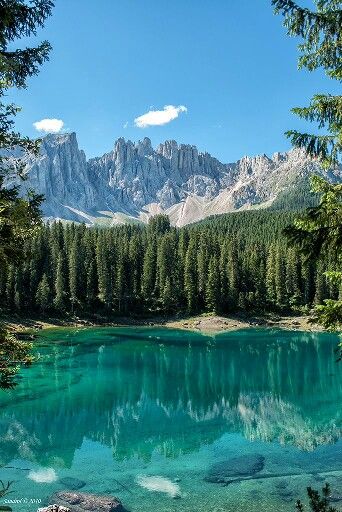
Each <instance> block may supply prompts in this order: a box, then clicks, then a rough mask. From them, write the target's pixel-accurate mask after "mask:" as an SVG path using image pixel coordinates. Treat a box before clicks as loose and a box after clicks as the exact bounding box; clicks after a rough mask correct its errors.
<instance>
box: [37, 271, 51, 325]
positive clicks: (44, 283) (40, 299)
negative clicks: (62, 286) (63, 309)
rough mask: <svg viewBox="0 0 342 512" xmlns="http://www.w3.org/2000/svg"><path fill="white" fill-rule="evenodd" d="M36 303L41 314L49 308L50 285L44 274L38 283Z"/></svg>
mask: <svg viewBox="0 0 342 512" xmlns="http://www.w3.org/2000/svg"><path fill="white" fill-rule="evenodd" d="M36 304H37V306H38V307H39V309H40V311H41V312H42V313H43V315H44V314H45V313H46V311H47V310H48V309H49V308H50V286H49V281H48V278H47V275H46V274H44V275H43V277H42V279H41V281H40V283H39V284H38V288H37V293H36Z"/></svg>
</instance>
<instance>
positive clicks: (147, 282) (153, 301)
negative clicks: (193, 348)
mask: <svg viewBox="0 0 342 512" xmlns="http://www.w3.org/2000/svg"><path fill="white" fill-rule="evenodd" d="M295 215H296V213H295V212H281V211H267V210H256V211H246V212H239V213H232V214H226V215H221V216H218V217H213V218H209V219H206V220H205V221H203V222H200V223H198V224H194V225H191V226H187V227H184V228H180V229H177V228H172V227H170V225H169V222H168V219H167V217H165V216H157V217H155V218H153V219H152V220H151V221H150V224H149V225H148V226H147V227H145V226H133V225H131V226H129V225H126V226H118V227H113V228H103V229H99V228H86V227H85V226H84V225H75V224H69V225H63V224H62V223H54V224H51V225H47V226H45V227H43V228H42V229H41V230H40V231H39V232H37V233H36V235H35V236H34V237H33V239H32V240H31V241H30V242H27V243H26V246H25V248H24V250H25V253H26V255H27V258H25V261H24V263H23V264H21V265H16V266H11V265H8V266H7V267H6V268H3V269H2V270H1V276H0V296H1V297H2V299H1V300H2V305H1V307H2V310H3V311H17V312H18V313H20V314H25V315H27V314H30V313H43V314H45V313H48V312H49V313H52V312H53V313H54V314H60V315H65V314H69V313H77V314H80V313H94V312H101V313H103V314H130V313H156V312H163V313H173V312H189V313H197V312H203V311H215V312H221V313H229V312H234V311H238V310H276V311H285V310H289V309H290V308H292V307H293V308H297V309H298V308H300V307H302V306H311V305H312V304H313V303H321V302H322V300H323V299H324V298H327V297H333V298H335V297H337V296H338V289H336V286H334V285H333V284H332V283H328V282H327V281H326V280H325V277H324V276H323V269H324V271H325V270H326V268H327V267H328V268H334V261H333V259H332V258H331V261H330V260H329V257H327V259H326V261H325V262H324V264H323V262H318V263H317V265H315V264H313V263H312V262H308V263H307V262H306V261H305V259H304V257H303V256H302V255H300V254H299V253H298V252H297V251H296V250H295V249H294V248H291V247H288V246H287V242H286V239H285V237H284V235H283V233H282V232H283V229H284V227H286V226H287V225H288V224H290V223H291V222H292V221H293V219H294V217H295Z"/></svg>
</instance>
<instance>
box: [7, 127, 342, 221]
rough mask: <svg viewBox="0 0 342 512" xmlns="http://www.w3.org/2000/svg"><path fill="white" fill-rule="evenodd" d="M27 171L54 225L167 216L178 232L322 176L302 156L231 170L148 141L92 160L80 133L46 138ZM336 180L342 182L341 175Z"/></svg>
mask: <svg viewBox="0 0 342 512" xmlns="http://www.w3.org/2000/svg"><path fill="white" fill-rule="evenodd" d="M25 172H26V175H27V177H28V179H27V180H26V181H25V182H24V185H22V189H23V190H25V189H26V188H34V189H35V190H36V191H37V192H38V193H42V194H44V195H45V202H44V205H43V211H44V214H45V215H46V216H47V217H49V218H51V217H58V218H62V219H69V220H78V221H86V222H87V223H90V224H91V223H96V222H101V223H102V224H103V223H107V224H110V223H113V222H117V221H118V219H119V220H120V221H122V220H123V219H127V218H135V219H141V220H143V221H145V220H147V219H148V217H149V216H150V215H152V214H155V213H158V212H162V211H165V212H166V213H167V214H168V215H169V216H170V218H171V221H172V223H173V224H176V225H183V224H186V223H189V222H194V221H196V220H199V219H201V218H204V217H205V216H207V215H213V214H219V213H225V212H228V211H234V210H237V209H240V208H249V207H251V206H254V207H255V206H257V205H260V206H262V205H269V204H271V203H272V201H274V200H275V199H276V198H277V197H278V195H279V194H283V193H284V192H286V190H287V189H289V188H290V187H293V184H294V183H295V182H296V180H298V179H302V178H303V177H308V176H310V175H311V174H313V173H316V174H322V170H321V169H320V166H319V164H318V163H317V162H315V161H314V160H311V159H309V158H307V156H306V155H305V153H304V152H303V151H302V150H292V151H289V152H288V153H279V152H278V153H274V154H273V156H272V158H270V157H268V156H267V155H265V154H263V155H258V156H255V157H250V156H245V157H243V158H241V159H240V160H238V161H237V162H235V163H234V162H233V163H230V164H225V163H222V162H220V161H219V160H218V159H216V158H214V157H213V156H211V155H210V154H209V153H206V152H205V153H202V152H199V151H198V149H197V147H196V146H194V145H190V144H177V142H176V141H175V140H167V141H165V142H163V143H161V144H159V146H158V147H157V148H156V149H154V148H153V147H152V144H151V140H150V139H149V138H148V137H145V138H144V139H143V140H140V141H138V142H132V141H130V140H126V139H124V138H123V137H121V138H119V139H117V140H116V141H115V143H114V146H113V150H112V151H110V152H109V153H106V154H104V155H103V156H101V157H96V158H91V159H90V160H88V161H87V160H86V157H85V154H84V152H83V151H82V150H80V149H79V147H78V143H77V137H76V134H75V133H66V134H58V135H47V136H46V137H44V139H43V142H42V146H41V151H40V156H39V157H38V158H34V159H30V160H28V161H27V162H26V171H25ZM328 178H329V179H330V180H331V181H338V182H342V171H341V169H335V170H334V171H332V172H330V173H328ZM11 184H13V180H12V181H11V182H10V183H9V185H11Z"/></svg>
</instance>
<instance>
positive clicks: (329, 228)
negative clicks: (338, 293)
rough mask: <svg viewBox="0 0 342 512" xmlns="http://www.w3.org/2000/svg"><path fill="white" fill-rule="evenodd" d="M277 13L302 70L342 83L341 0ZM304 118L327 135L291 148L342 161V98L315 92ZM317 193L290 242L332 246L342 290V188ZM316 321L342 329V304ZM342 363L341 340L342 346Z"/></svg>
mask: <svg viewBox="0 0 342 512" xmlns="http://www.w3.org/2000/svg"><path fill="white" fill-rule="evenodd" d="M272 3H273V5H274V6H275V8H276V12H277V13H278V12H281V13H282V14H283V15H284V16H285V21H284V24H285V26H286V27H287V30H288V34H289V35H291V36H299V37H301V38H302V39H303V43H302V44H300V46H299V50H300V52H301V55H300V58H299V65H300V67H306V68H307V69H309V70H310V71H312V70H315V69H318V68H323V69H324V71H325V72H326V74H327V75H328V76H329V77H331V78H334V79H337V80H338V81H339V82H341V81H342V44H341V26H342V9H341V2H340V0H317V2H316V6H317V10H316V11H315V12H314V11H311V10H309V9H308V8H303V7H300V6H299V5H298V4H297V3H296V2H294V1H293V0H272ZM293 112H294V113H295V114H296V115H298V116H299V117H300V118H302V119H304V120H306V121H310V122H315V123H316V125H318V128H319V129H321V130H322V131H323V130H324V132H325V133H321V134H319V135H317V134H312V133H300V132H298V131H296V130H290V131H288V132H287V136H288V137H289V138H290V139H291V141H292V144H293V145H294V146H297V147H301V148H304V149H305V151H306V152H307V154H308V155H310V156H312V157H315V158H318V159H319V160H320V161H321V162H322V164H323V166H324V167H327V168H329V167H331V166H333V165H336V164H338V163H339V162H340V161H341V156H342V96H341V95H332V94H316V95H315V96H314V97H313V98H312V100H311V102H310V105H309V106H308V107H301V108H298V107H297V108H294V109H293ZM312 188H313V191H314V192H318V193H321V194H322V196H321V201H320V204H319V205H318V206H317V207H314V208H312V209H310V210H308V211H307V212H306V215H304V216H303V217H302V218H301V219H298V220H297V221H296V222H295V224H294V226H292V227H291V228H289V229H288V230H287V235H288V237H289V239H290V241H291V242H292V243H294V244H296V245H297V246H298V247H299V248H300V249H301V250H302V251H304V252H306V254H308V255H309V256H310V257H311V259H313V260H315V259H317V258H318V257H319V256H320V254H321V253H322V250H323V249H324V248H325V247H327V246H328V247H329V246H330V248H333V249H334V250H335V251H336V255H337V256H338V258H339V262H338V267H337V269H336V271H335V272H333V273H332V274H328V277H329V276H330V279H332V280H333V281H334V282H336V281H337V282H338V283H339V284H340V285H341V286H342V271H341V268H342V242H341V240H342V236H341V235H342V222H341V219H342V186H341V185H340V184H338V185H336V184H333V185H331V184H329V183H327V182H326V181H324V180H323V179H321V178H319V177H315V178H313V180H312ZM316 319H317V321H319V322H320V323H321V324H322V325H324V326H325V327H327V328H330V329H335V330H341V329H342V301H341V300H336V301H333V300H332V301H326V302H325V303H324V304H323V305H318V306H317V307H316ZM340 349H341V353H340V358H339V359H342V342H341V344H340Z"/></svg>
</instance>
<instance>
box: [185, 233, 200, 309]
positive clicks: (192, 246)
mask: <svg viewBox="0 0 342 512" xmlns="http://www.w3.org/2000/svg"><path fill="white" fill-rule="evenodd" d="M184 293H185V297H186V304H187V310H188V312H189V313H194V312H195V311H196V310H197V307H198V279H197V241H196V238H195V237H193V238H190V241H189V246H188V250H187V252H186V257H185V264H184Z"/></svg>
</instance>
